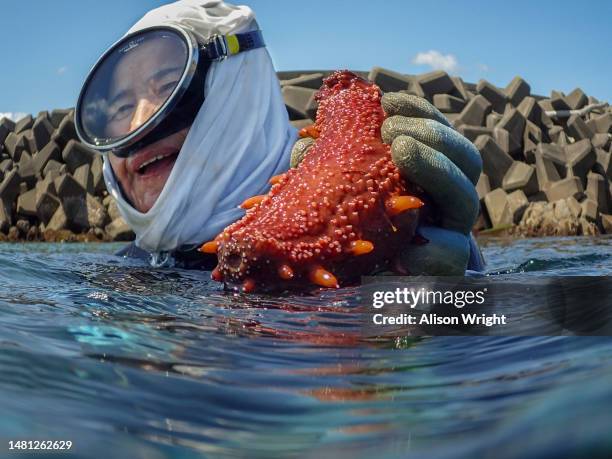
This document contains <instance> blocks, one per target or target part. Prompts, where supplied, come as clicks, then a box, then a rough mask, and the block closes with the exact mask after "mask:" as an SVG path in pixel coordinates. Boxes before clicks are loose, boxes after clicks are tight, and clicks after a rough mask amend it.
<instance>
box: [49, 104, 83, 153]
mask: <svg viewBox="0 0 612 459" xmlns="http://www.w3.org/2000/svg"><path fill="white" fill-rule="evenodd" d="M76 138H77V133H76V129H75V128H74V112H73V111H71V112H70V113H69V114H68V115H67V116H65V117H64V119H63V120H62V121H61V123H60V125H59V127H58V128H57V129H56V130H55V132H54V133H53V135H52V136H51V140H53V141H55V143H57V145H58V146H59V147H60V148H62V149H63V148H64V147H65V146H66V145H67V144H68V142H69V141H71V140H73V139H76Z"/></svg>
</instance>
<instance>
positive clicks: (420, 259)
mask: <svg viewBox="0 0 612 459" xmlns="http://www.w3.org/2000/svg"><path fill="white" fill-rule="evenodd" d="M382 106H383V108H384V110H385V112H386V113H387V119H385V121H384V123H383V125H382V130H381V131H382V139H383V141H384V142H385V143H388V144H391V156H392V159H393V162H394V163H395V165H396V166H397V167H398V169H399V170H400V172H401V173H402V175H403V176H404V177H405V178H406V180H408V181H410V182H412V183H414V184H416V185H419V186H420V187H421V188H423V189H424V190H425V192H426V193H427V194H428V195H429V196H430V197H431V199H432V200H433V201H434V202H435V204H436V207H437V210H438V212H439V213H440V216H441V219H440V221H441V227H434V226H420V227H419V228H418V230H417V232H418V233H419V234H420V235H421V236H423V237H424V238H425V239H427V240H428V241H429V242H428V243H427V244H422V245H416V244H410V245H408V246H407V247H406V249H404V251H403V252H402V254H401V255H400V261H401V262H402V265H403V266H404V268H406V269H407V271H408V272H409V273H410V274H413V275H431V276H434V275H447V276H449V275H460V276H462V275H464V273H465V270H466V268H467V264H468V260H469V259H470V250H471V248H472V250H473V249H474V247H475V244H474V242H473V240H472V236H471V234H470V231H471V229H472V226H473V225H474V222H475V221H476V218H477V217H478V210H479V202H478V194H477V193H476V188H475V184H476V182H477V181H478V177H479V176H480V172H481V170H482V159H481V157H480V153H479V152H478V150H477V149H476V147H474V145H473V144H472V143H471V142H470V141H469V140H467V139H466V138H465V137H463V136H462V135H461V134H459V133H458V132H456V131H455V130H454V129H453V128H452V127H451V125H450V123H449V122H448V120H447V119H446V118H445V117H444V115H442V113H440V111H439V110H438V109H437V108H435V107H434V106H433V105H431V104H430V103H429V102H427V101H426V100H425V99H421V98H420V97H416V96H412V95H409V94H403V93H397V92H392V93H387V94H385V95H384V96H383V98H382ZM313 142H314V139H312V138H310V137H306V138H303V139H300V140H298V141H297V142H296V144H295V145H294V147H293V150H292V151H291V167H296V166H297V165H298V164H299V163H300V161H301V160H302V158H303V157H304V155H305V154H306V152H307V150H308V148H309V147H310V146H311V145H312V144H313ZM478 255H479V254H478ZM476 258H478V256H476Z"/></svg>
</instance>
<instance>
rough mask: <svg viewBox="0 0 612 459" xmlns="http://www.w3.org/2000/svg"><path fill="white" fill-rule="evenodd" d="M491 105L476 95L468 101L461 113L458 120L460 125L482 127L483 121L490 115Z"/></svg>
mask: <svg viewBox="0 0 612 459" xmlns="http://www.w3.org/2000/svg"><path fill="white" fill-rule="evenodd" d="M491 109H492V105H491V103H490V102H489V101H488V100H487V99H485V98H484V97H483V96H481V95H478V96H476V97H474V98H473V99H472V100H470V101H469V102H468V103H467V105H466V106H465V108H464V109H463V110H462V111H461V115H459V118H458V120H460V121H461V123H462V124H467V125H471V126H483V125H484V124H485V119H486V117H487V115H488V114H489V113H491Z"/></svg>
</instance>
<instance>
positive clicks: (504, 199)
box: [484, 188, 512, 228]
mask: <svg viewBox="0 0 612 459" xmlns="http://www.w3.org/2000/svg"><path fill="white" fill-rule="evenodd" d="M484 203H485V207H486V209H487V214H488V215H489V220H490V221H491V224H492V226H493V228H496V227H498V226H503V225H511V224H512V214H511V213H510V206H509V204H508V195H507V194H506V192H505V191H504V190H502V189H501V188H496V189H495V190H493V191H491V192H489V193H487V195H486V196H485V197H484Z"/></svg>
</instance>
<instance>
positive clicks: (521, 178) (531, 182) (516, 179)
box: [502, 161, 539, 195]
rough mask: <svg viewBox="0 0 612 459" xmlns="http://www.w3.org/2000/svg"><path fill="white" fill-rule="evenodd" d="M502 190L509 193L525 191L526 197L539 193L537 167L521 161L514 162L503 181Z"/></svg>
mask: <svg viewBox="0 0 612 459" xmlns="http://www.w3.org/2000/svg"><path fill="white" fill-rule="evenodd" d="M502 188H503V189H504V190H505V191H507V192H510V191H514V190H519V189H521V190H523V191H524V192H525V194H526V195H531V194H534V193H537V192H538V191H539V187H538V179H537V174H536V170H535V167H533V166H531V165H529V164H525V163H524V162H521V161H514V162H513V163H512V165H511V166H510V168H509V169H508V171H507V172H506V174H505V175H504V178H503V180H502Z"/></svg>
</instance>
